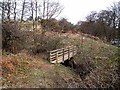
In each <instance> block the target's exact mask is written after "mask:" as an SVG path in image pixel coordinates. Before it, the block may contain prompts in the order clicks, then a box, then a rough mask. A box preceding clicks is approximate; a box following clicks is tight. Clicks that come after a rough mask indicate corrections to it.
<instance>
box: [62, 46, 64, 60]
mask: <svg viewBox="0 0 120 90" xmlns="http://www.w3.org/2000/svg"><path fill="white" fill-rule="evenodd" d="M62 52H63V62H64V48H63V49H62Z"/></svg>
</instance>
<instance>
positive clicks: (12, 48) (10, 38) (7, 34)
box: [2, 22, 24, 53]
mask: <svg viewBox="0 0 120 90" xmlns="http://www.w3.org/2000/svg"><path fill="white" fill-rule="evenodd" d="M23 44H24V38H23V35H22V32H21V31H20V30H19V26H18V24H17V22H4V23H3V24H2V49H3V50H5V51H7V52H11V53H18V52H19V51H20V50H22V49H23V46H24V45H23Z"/></svg>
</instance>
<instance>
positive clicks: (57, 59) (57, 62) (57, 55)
mask: <svg viewBox="0 0 120 90" xmlns="http://www.w3.org/2000/svg"><path fill="white" fill-rule="evenodd" d="M56 63H58V52H56Z"/></svg>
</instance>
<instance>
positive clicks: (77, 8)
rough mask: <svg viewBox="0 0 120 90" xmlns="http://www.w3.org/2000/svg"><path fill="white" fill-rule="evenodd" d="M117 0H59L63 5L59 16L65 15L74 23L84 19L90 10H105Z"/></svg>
mask: <svg viewBox="0 0 120 90" xmlns="http://www.w3.org/2000/svg"><path fill="white" fill-rule="evenodd" d="M118 1H120V0H59V2H60V3H61V4H62V5H63V6H64V10H63V12H62V13H61V14H60V16H59V18H62V17H65V18H67V19H68V21H70V22H72V23H74V24H76V23H77V22H78V21H84V20H85V17H86V16H87V15H88V14H89V13H90V12H91V11H97V12H98V11H100V10H105V9H107V7H110V6H111V5H112V4H113V2H118Z"/></svg>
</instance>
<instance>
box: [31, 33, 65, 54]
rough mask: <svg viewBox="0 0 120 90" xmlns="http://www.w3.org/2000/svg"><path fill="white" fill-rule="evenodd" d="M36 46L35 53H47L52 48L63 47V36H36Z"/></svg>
mask: <svg viewBox="0 0 120 90" xmlns="http://www.w3.org/2000/svg"><path fill="white" fill-rule="evenodd" d="M34 41H35V43H34V47H33V48H32V50H33V52H34V53H41V52H42V53H46V52H48V51H50V50H54V49H58V48H61V47H63V43H62V42H61V41H62V38H61V37H58V36H53V37H50V36H43V37H42V36H41V35H39V36H35V39H34Z"/></svg>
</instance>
